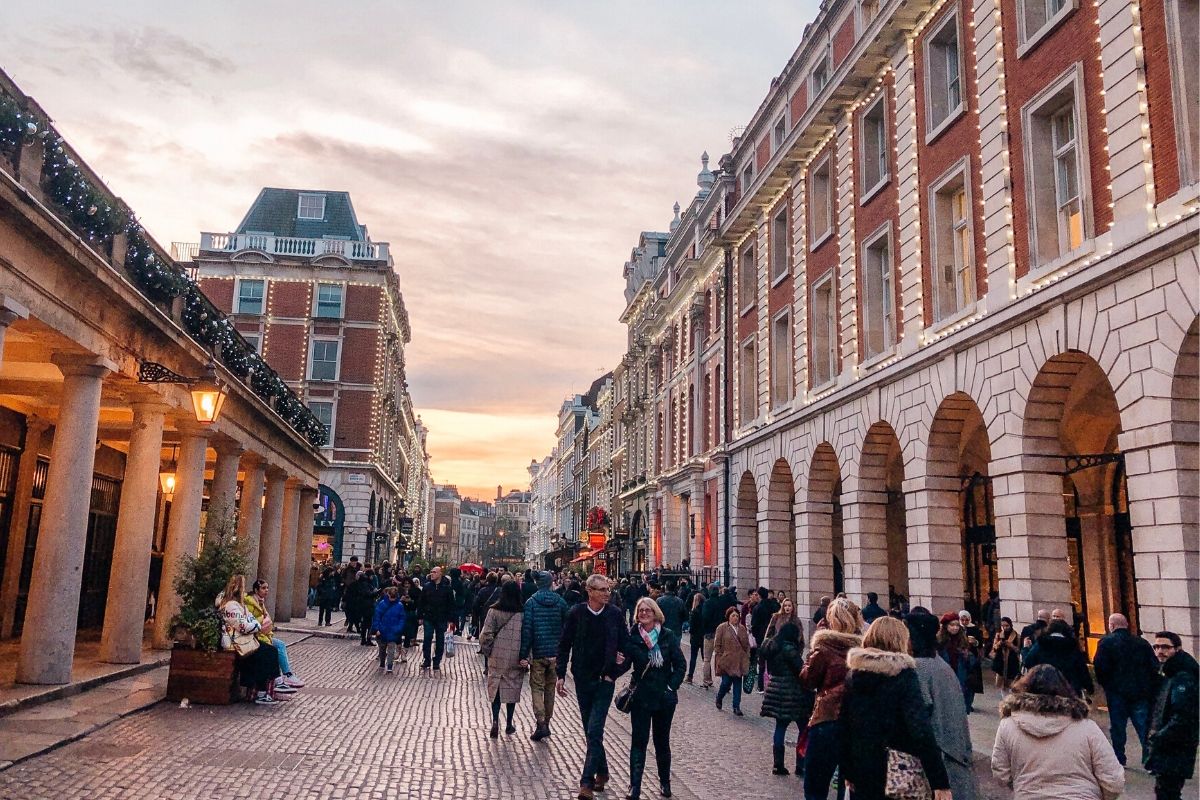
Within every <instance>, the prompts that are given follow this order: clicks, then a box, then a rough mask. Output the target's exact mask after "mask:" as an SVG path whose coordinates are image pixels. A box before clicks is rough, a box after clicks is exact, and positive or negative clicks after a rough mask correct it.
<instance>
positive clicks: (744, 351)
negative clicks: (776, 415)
mask: <svg viewBox="0 0 1200 800" xmlns="http://www.w3.org/2000/svg"><path fill="white" fill-rule="evenodd" d="M738 400H739V401H740V402H739V404H738V419H739V420H740V422H741V424H742V425H747V424H749V423H750V422H751V421H752V420H753V419H754V418H755V417H757V416H758V353H757V352H755V347H754V337H753V336H750V337H749V338H748V339H746V341H744V342H742V346H741V348H740V357H739V359H738Z"/></svg>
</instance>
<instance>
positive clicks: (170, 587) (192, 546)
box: [154, 422, 216, 649]
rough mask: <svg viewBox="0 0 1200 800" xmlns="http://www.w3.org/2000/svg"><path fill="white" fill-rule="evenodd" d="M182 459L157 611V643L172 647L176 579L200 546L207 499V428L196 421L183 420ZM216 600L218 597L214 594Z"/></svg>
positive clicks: (176, 472)
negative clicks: (205, 477)
mask: <svg viewBox="0 0 1200 800" xmlns="http://www.w3.org/2000/svg"><path fill="white" fill-rule="evenodd" d="M179 433H180V442H179V461H178V464H177V466H176V468H175V494H174V495H173V496H172V498H171V520H170V522H169V523H168V524H167V546H166V552H164V553H163V567H162V579H161V580H160V581H159V585H158V605H157V607H156V610H155V612H154V646H155V647H157V648H160V649H165V648H169V647H170V646H171V642H172V641H173V640H174V638H175V637H174V631H173V630H172V629H171V618H172V617H174V616H175V615H176V614H177V613H178V612H179V606H180V599H179V595H178V594H177V593H176V592H175V579H176V578H177V577H178V576H179V573H180V570H181V568H182V567H183V557H184V556H195V555H196V553H197V551H198V550H199V549H200V507H201V504H202V503H203V501H204V461H205V457H206V454H207V452H208V430H207V429H204V428H200V427H199V426H197V425H196V424H195V423H194V422H192V423H190V424H187V425H185V424H183V423H180V431H179ZM213 600H214V601H215V600H216V598H213Z"/></svg>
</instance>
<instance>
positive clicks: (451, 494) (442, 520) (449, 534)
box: [425, 485, 463, 566]
mask: <svg viewBox="0 0 1200 800" xmlns="http://www.w3.org/2000/svg"><path fill="white" fill-rule="evenodd" d="M462 503H463V499H462V495H460V494H459V493H458V487H457V486H449V485H447V486H436V487H434V490H433V531H432V533H430V534H429V537H428V538H427V539H426V554H425V557H426V558H428V559H429V560H430V561H433V562H434V563H436V564H442V565H445V566H457V565H458V564H460V563H462V548H461V545H460V540H459V525H460V524H461V509H462Z"/></svg>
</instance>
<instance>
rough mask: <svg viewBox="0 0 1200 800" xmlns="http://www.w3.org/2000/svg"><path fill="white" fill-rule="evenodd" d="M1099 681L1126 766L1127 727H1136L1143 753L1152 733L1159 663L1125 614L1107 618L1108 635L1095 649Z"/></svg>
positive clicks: (1120, 757)
mask: <svg viewBox="0 0 1200 800" xmlns="http://www.w3.org/2000/svg"><path fill="white" fill-rule="evenodd" d="M1092 666H1093V667H1095V670H1096V681H1097V682H1098V683H1099V684H1100V685H1101V686H1103V687H1104V696H1105V697H1106V698H1108V719H1109V723H1110V726H1109V730H1110V733H1111V735H1112V745H1113V752H1115V753H1116V755H1117V761H1120V762H1121V766H1125V726H1126V724H1127V723H1129V722H1132V723H1133V730H1134V732H1136V733H1137V736H1138V741H1140V742H1141V743H1142V750H1143V751H1145V749H1146V735H1147V734H1148V733H1149V723H1150V699H1151V698H1152V697H1153V696H1154V686H1155V680H1156V677H1157V674H1158V659H1157V658H1155V657H1154V650H1153V649H1152V648H1151V647H1150V643H1149V642H1147V641H1146V640H1145V639H1143V638H1142V637H1140V636H1134V635H1133V634H1132V633H1130V632H1129V620H1127V619H1125V615H1124V614H1113V615H1112V616H1110V617H1109V618H1108V635H1107V636H1105V637H1104V638H1103V639H1101V640H1100V644H1099V645H1097V646H1096V657H1095V658H1094V659H1093V660H1092Z"/></svg>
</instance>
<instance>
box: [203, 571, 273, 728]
mask: <svg viewBox="0 0 1200 800" xmlns="http://www.w3.org/2000/svg"><path fill="white" fill-rule="evenodd" d="M217 604H218V609H219V610H220V612H221V618H222V619H223V620H224V621H225V628H226V629H227V630H228V631H229V634H230V636H231V637H232V636H233V635H235V634H236V635H239V636H244V635H246V634H257V633H258V632H259V631H260V630H261V627H260V626H259V624H258V620H256V619H255V618H254V615H253V614H251V613H250V612H249V611H248V610H247V609H246V576H245V575H234V576H232V577H230V579H229V582H228V583H226V584H225V590H224V591H223V592H221V594H220V595H219V596H218V597H217ZM254 641H255V642H257V641H258V640H257V639H255V640H254ZM237 668H238V678H239V682H240V683H241V685H242V686H244V687H245V688H247V689H253V690H254V702H255V703H256V704H257V705H260V706H273V705H276V704H278V703H279V701H278V700H276V699H275V698H274V697H272V696H271V694H270V692H269V691H268V690H269V689H270V687H272V686H273V685H274V683H275V679H276V678H278V677H279V653H278V651H276V650H275V648H274V647H269V646H262V645H260V646H258V647H256V648H255V650H254V652H253V653H249V654H247V655H244V656H239V657H238V658H237Z"/></svg>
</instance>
